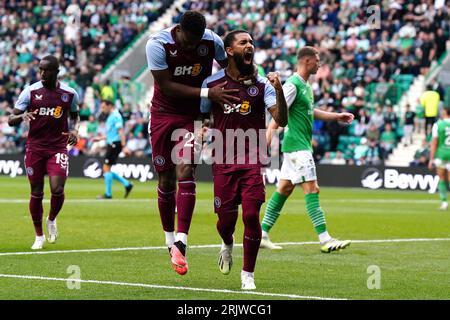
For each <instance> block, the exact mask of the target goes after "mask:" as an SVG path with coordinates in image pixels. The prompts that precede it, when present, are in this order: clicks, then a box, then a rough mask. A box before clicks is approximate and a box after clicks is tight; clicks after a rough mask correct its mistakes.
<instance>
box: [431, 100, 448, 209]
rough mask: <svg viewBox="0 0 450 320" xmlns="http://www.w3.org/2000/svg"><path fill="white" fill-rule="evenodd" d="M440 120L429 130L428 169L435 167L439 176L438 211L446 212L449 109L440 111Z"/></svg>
mask: <svg viewBox="0 0 450 320" xmlns="http://www.w3.org/2000/svg"><path fill="white" fill-rule="evenodd" d="M441 115H442V119H440V120H438V121H437V122H436V123H435V124H434V125H433V128H432V129H431V137H432V140H431V145H430V162H429V164H428V168H429V169H430V170H431V169H433V166H435V167H436V172H437V174H438V176H439V184H438V190H439V197H440V199H441V206H440V207H439V209H440V210H447V208H448V202H447V183H446V175H448V176H449V178H450V109H449V108H444V109H442V113H441Z"/></svg>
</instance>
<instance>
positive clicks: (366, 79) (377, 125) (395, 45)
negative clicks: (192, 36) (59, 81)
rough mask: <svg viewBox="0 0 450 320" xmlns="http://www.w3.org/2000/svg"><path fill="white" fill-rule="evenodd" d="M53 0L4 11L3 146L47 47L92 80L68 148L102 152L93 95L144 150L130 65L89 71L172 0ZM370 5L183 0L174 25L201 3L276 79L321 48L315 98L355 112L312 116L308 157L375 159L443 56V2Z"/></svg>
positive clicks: (446, 27) (82, 85)
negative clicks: (415, 87)
mask: <svg viewBox="0 0 450 320" xmlns="http://www.w3.org/2000/svg"><path fill="white" fill-rule="evenodd" d="M51 3H52V4H53V5H52V6H49V5H46V4H43V2H42V1H21V2H15V3H14V4H13V5H5V7H4V8H2V9H0V10H2V12H0V16H1V17H2V18H1V29H0V35H1V39H2V40H0V116H1V117H3V120H2V121H1V123H0V152H2V153H5V152H11V153H12V152H21V151H22V150H23V141H24V139H23V138H24V136H25V135H26V128H19V129H17V130H16V129H14V128H8V126H7V125H6V124H5V121H4V118H5V116H6V115H7V114H8V112H9V110H10V108H11V106H12V105H13V102H14V99H15V98H16V97H17V93H18V92H19V90H20V89H21V88H22V87H23V86H24V85H25V84H26V82H27V81H28V82H32V80H35V79H36V74H34V73H33V72H35V71H34V70H35V69H36V68H34V67H35V65H36V61H37V58H38V57H39V56H41V55H42V54H44V53H47V52H48V53H56V54H58V55H59V56H60V57H61V60H62V61H63V65H64V67H63V68H62V75H61V76H62V78H63V79H64V81H67V82H68V83H69V84H70V85H71V86H73V87H74V88H76V89H77V90H78V91H79V92H80V94H81V96H83V94H84V92H86V89H88V88H90V89H92V91H93V92H94V99H93V101H95V103H94V104H92V103H89V104H88V105H86V106H84V107H83V109H82V112H81V113H82V116H83V123H84V124H83V127H82V128H83V130H82V132H81V134H82V136H83V139H82V140H81V141H80V143H79V144H78V145H77V146H76V148H75V149H73V150H72V152H71V153H72V155H76V154H80V153H83V154H97V153H98V152H101V150H102V147H101V145H97V144H96V143H92V142H91V141H92V138H93V137H94V136H95V135H96V134H97V133H98V132H101V131H102V128H103V126H102V121H101V120H102V119H101V118H100V119H98V114H97V113H98V102H99V101H100V99H104V98H107V99H112V100H114V101H116V103H117V104H118V106H119V107H120V109H121V111H122V112H123V113H124V115H125V116H124V118H125V119H127V125H126V128H127V136H128V137H129V140H131V142H130V141H129V142H130V145H131V146H132V147H133V148H135V147H137V146H140V148H138V150H137V152H136V154H135V155H139V156H145V155H150V154H151V149H150V147H149V146H148V143H147V144H146V145H145V146H143V145H144V144H143V140H142V139H146V137H147V136H146V135H147V133H146V130H145V127H146V126H145V124H146V122H147V121H148V120H147V119H146V118H147V114H146V113H145V112H142V110H139V109H138V108H137V107H136V106H135V104H134V103H133V100H134V99H135V98H136V95H137V94H143V93H142V92H137V93H136V92H135V91H136V90H135V88H136V87H138V84H136V83H135V81H134V80H133V79H135V77H136V74H130V75H125V76H123V77H122V78H121V79H120V80H119V81H114V82H112V83H108V82H107V81H106V82H102V83H101V82H100V78H99V77H98V76H97V75H98V74H99V73H100V71H101V70H102V69H104V68H105V66H107V64H108V63H109V62H110V61H112V59H113V58H114V57H117V56H119V55H120V51H121V50H122V49H123V48H125V47H126V46H127V44H129V43H131V42H132V41H133V39H134V38H136V37H137V36H138V34H139V33H140V32H141V31H142V30H144V29H145V28H147V27H148V25H149V23H151V22H152V21H155V19H156V18H157V17H158V16H160V15H161V14H162V13H163V12H164V10H165V9H166V8H168V6H169V5H170V2H159V1H133V2H132V1H124V2H120V4H119V2H117V3H116V2H112V1H89V2H87V1H71V2H68V1H55V2H51ZM160 3H161V4H162V5H160ZM372 4H375V2H374V1H363V0H347V1H340V3H339V2H335V1H315V0H309V1H306V0H303V1H294V0H281V1H261V0H243V1H242V0H240V1H237V0H227V1H212V0H209V1H186V2H185V3H184V5H183V7H182V8H181V9H180V10H178V12H177V13H176V14H175V15H173V20H172V22H173V23H177V22H178V21H179V18H180V16H181V14H182V12H183V11H184V10H188V9H191V10H200V11H202V12H203V13H204V14H205V16H206V20H207V23H208V27H209V28H211V29H213V30H214V31H216V32H217V33H218V34H219V35H221V36H223V35H224V34H225V33H226V32H227V31H230V30H232V29H236V28H243V29H246V30H248V31H250V32H251V33H252V34H253V37H254V39H255V46H256V53H255V63H256V64H257V65H258V66H260V67H261V70H262V71H263V72H264V73H267V72H270V71H278V72H280V74H281V77H282V80H285V79H286V78H287V77H288V76H289V75H290V74H291V72H292V70H293V68H294V65H295V60H296V59H295V56H296V51H297V49H298V48H300V47H302V46H305V45H311V46H316V47H317V48H319V50H320V53H321V59H322V67H321V69H320V70H319V72H318V74H317V75H316V77H315V78H314V79H313V83H312V85H313V90H314V94H315V101H316V105H317V107H319V108H322V109H324V110H330V111H332V110H334V111H338V110H346V111H349V112H352V113H353V114H354V115H355V121H354V123H353V124H352V125H351V126H341V125H339V124H338V123H328V124H325V123H323V122H321V121H315V123H314V145H315V150H316V151H317V152H318V153H316V154H315V158H316V160H318V161H319V162H320V163H327V162H328V163H336V164H343V163H344V162H345V163H346V164H357V165H366V164H380V163H383V162H384V161H385V160H386V159H387V158H388V157H389V155H390V154H391V153H392V151H393V150H395V149H396V147H397V146H399V145H401V144H402V143H401V141H402V138H403V135H404V132H403V128H404V121H405V120H404V114H405V105H404V104H402V103H401V101H402V100H401V98H402V96H404V95H405V93H407V92H408V89H409V88H410V87H411V85H412V84H413V82H414V81H415V79H416V78H418V77H424V76H425V75H427V74H428V72H429V70H430V69H433V66H434V64H436V61H438V60H439V59H440V61H442V57H443V56H445V54H446V50H447V43H448V40H449V35H450V3H445V2H444V1H424V0H415V1H400V0H397V1H389V2H382V4H381V5H380V6H379V7H377V8H379V9H380V11H379V13H380V16H379V17H380V21H381V23H380V21H378V25H377V24H375V25H372V24H370V23H369V22H368V19H369V16H370V14H369V13H368V10H367V8H368V7H369V6H370V5H372ZM23 9H28V10H23ZM50 11H51V12H52V14H51V15H50V14H49V12H50ZM142 54H144V53H142ZM423 89H424V88H422V90H423ZM141 90H142V88H141ZM433 90H440V91H441V92H440V99H441V104H443V103H444V101H445V99H447V100H448V99H450V98H449V90H447V92H446V91H445V90H443V89H442V88H439V84H437V85H435V88H434V89H433ZM85 101H87V100H85ZM421 108H422V105H421V104H420V103H416V105H411V110H413V111H415V119H414V125H413V128H414V132H416V133H417V132H419V130H420V129H421V124H422V120H421V119H422V118H423V112H421ZM130 133H131V134H130ZM141 135H142V137H141ZM138 140H139V141H138ZM421 141H422V140H420V142H419V144H421V143H422V142H421ZM342 159H343V160H344V161H342ZM412 160H413V159H412V157H411V159H409V161H412Z"/></svg>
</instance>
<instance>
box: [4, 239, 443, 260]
mask: <svg viewBox="0 0 450 320" xmlns="http://www.w3.org/2000/svg"><path fill="white" fill-rule="evenodd" d="M432 241H450V238H412V239H373V240H352V243H398V242H432ZM277 244H279V245H285V246H286V245H287V246H302V245H310V244H311V245H317V244H318V242H317V241H305V242H279V243H277ZM188 247H189V249H205V248H220V247H221V246H220V245H219V244H204V245H193V246H188ZM235 247H242V243H238V244H235ZM139 250H167V247H166V246H158V247H125V248H99V249H77V250H54V251H25V252H2V253H0V256H22V255H42V254H58V253H90V252H115V251H139Z"/></svg>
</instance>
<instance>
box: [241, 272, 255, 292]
mask: <svg viewBox="0 0 450 320" xmlns="http://www.w3.org/2000/svg"><path fill="white" fill-rule="evenodd" d="M241 283H242V287H241V289H242V290H255V289H256V286H255V277H254V276H253V272H245V271H241Z"/></svg>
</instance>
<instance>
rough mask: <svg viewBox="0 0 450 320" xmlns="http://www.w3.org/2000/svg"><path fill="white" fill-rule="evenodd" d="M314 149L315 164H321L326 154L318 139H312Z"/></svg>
mask: <svg viewBox="0 0 450 320" xmlns="http://www.w3.org/2000/svg"><path fill="white" fill-rule="evenodd" d="M311 144H312V147H313V157H314V162H315V163H319V162H320V161H321V159H322V157H323V155H324V153H325V150H324V148H323V146H322V145H321V144H320V143H319V142H318V141H317V139H314V138H313V139H312V141H311Z"/></svg>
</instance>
